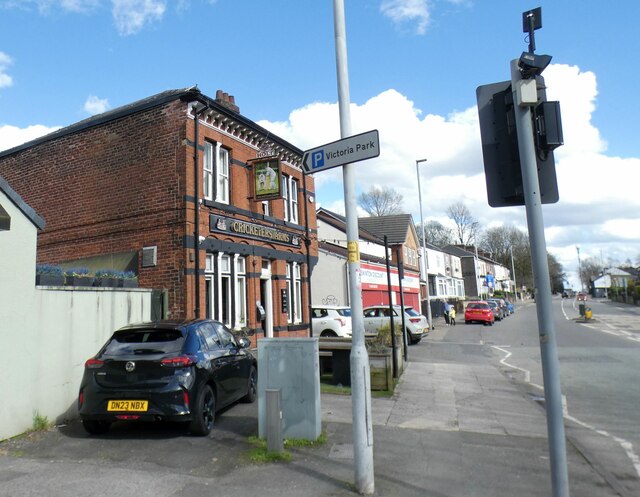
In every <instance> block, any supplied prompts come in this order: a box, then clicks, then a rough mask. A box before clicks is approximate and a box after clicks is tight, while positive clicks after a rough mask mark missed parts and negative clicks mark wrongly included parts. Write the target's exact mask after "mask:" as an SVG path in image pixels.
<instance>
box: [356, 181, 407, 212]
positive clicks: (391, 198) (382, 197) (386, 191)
mask: <svg viewBox="0 0 640 497" xmlns="http://www.w3.org/2000/svg"><path fill="white" fill-rule="evenodd" d="M358 205H359V206H360V207H362V209H364V210H365V211H366V212H367V213H368V214H369V215H370V216H389V215H391V214H402V212H403V209H402V195H400V194H399V193H398V192H397V191H395V190H394V189H393V188H390V187H388V186H383V187H382V188H378V187H375V186H372V187H371V188H370V189H369V191H368V192H363V193H361V194H360V196H359V197H358Z"/></svg>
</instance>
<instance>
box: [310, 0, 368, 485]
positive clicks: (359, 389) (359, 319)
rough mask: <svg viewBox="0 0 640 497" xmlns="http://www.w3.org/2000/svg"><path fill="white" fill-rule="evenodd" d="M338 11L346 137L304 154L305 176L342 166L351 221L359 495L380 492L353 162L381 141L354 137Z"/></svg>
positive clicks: (336, 8)
mask: <svg viewBox="0 0 640 497" xmlns="http://www.w3.org/2000/svg"><path fill="white" fill-rule="evenodd" d="M333 13H334V31H335V42H336V72H337V79H338V106H339V109H340V135H341V137H342V139H341V140H338V141H335V142H333V143H328V144H326V145H322V146H320V147H316V148H313V149H311V150H307V151H306V152H305V153H304V156H303V158H302V169H303V171H304V172H305V174H311V173H317V172H319V171H324V170H325V169H330V168H333V167H338V166H342V174H343V182H344V202H345V214H346V220H347V222H346V224H347V269H348V275H349V295H350V300H351V326H352V329H353V334H352V338H351V357H350V366H351V410H352V418H353V419H352V426H353V460H354V469H355V488H356V491H357V492H358V493H359V494H363V495H370V494H373V493H374V490H375V483H374V477H373V424H372V414H371V384H370V383H371V377H370V370H369V354H368V353H367V348H366V347H365V341H364V315H363V306H362V281H361V274H360V247H359V243H358V240H359V231H358V205H357V200H356V195H355V191H356V188H355V171H354V169H353V165H352V164H351V163H352V162H358V161H361V160H365V159H371V158H373V157H378V155H380V144H379V140H378V131H377V130H373V131H367V132H366V133H362V134H359V135H355V136H352V135H351V114H350V110H349V106H350V101H349V77H348V71H347V40H346V29H345V19H344V0H333Z"/></svg>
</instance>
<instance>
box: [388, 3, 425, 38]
mask: <svg viewBox="0 0 640 497" xmlns="http://www.w3.org/2000/svg"><path fill="white" fill-rule="evenodd" d="M380 12H382V14H383V15H384V16H386V17H388V18H389V19H391V20H392V21H393V22H394V23H395V24H405V23H414V22H415V24H416V32H417V33H418V34H424V33H425V32H426V31H427V26H428V25H429V19H430V15H429V2H428V0H383V1H382V3H381V4H380Z"/></svg>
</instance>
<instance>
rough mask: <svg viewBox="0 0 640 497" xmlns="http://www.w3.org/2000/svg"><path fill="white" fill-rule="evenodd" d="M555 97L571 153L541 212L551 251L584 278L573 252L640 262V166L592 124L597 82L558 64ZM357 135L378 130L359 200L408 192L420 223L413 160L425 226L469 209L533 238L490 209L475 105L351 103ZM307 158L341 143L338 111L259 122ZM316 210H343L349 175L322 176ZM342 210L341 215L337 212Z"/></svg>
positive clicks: (553, 74)
mask: <svg viewBox="0 0 640 497" xmlns="http://www.w3.org/2000/svg"><path fill="white" fill-rule="evenodd" d="M545 78H546V83H547V86H548V88H549V90H548V99H549V100H559V101H560V103H561V113H562V123H563V132H564V138H565V145H564V146H562V147H560V148H558V149H557V150H556V171H557V178H558V188H559V191H560V201H559V202H558V203H556V204H547V205H544V206H543V216H544V220H545V226H546V242H547V249H548V250H549V251H550V252H552V253H553V254H554V255H556V257H558V260H559V261H560V262H561V263H562V264H563V265H564V267H565V271H567V272H569V273H571V272H572V271H575V270H577V257H576V256H575V245H580V247H581V254H582V255H583V256H584V257H598V258H599V257H600V254H601V253H603V254H604V259H605V260H607V259H608V258H612V259H614V260H618V261H621V262H622V261H624V260H626V259H631V260H633V261H635V260H636V259H637V257H638V255H639V254H640V221H638V218H639V216H638V215H637V213H638V212H640V197H639V196H638V195H637V185H638V184H640V158H619V157H612V156H608V155H607V154H606V148H607V146H606V142H605V140H604V139H603V138H602V137H601V135H600V132H599V130H598V129H597V128H596V127H595V126H594V125H593V123H592V114H593V112H594V111H595V110H596V104H597V99H596V97H597V85H596V76H595V74H593V73H591V72H583V71H580V69H579V68H578V67H575V66H566V65H552V66H549V67H548V68H547V69H546V71H545ZM351 121H352V133H353V134H356V133H361V132H364V131H369V130H372V129H377V130H378V131H379V135H380V157H378V158H375V159H370V160H367V161H363V162H359V163H356V164H355V168H356V178H357V180H356V181H357V189H358V192H357V194H359V193H360V192H362V191H365V190H367V189H368V188H369V187H370V186H372V185H386V186H389V187H391V188H394V189H395V190H396V191H398V192H399V193H401V194H402V195H403V198H404V208H405V210H406V211H407V212H410V213H411V214H413V216H414V219H415V220H419V205H418V191H417V174H418V173H417V171H416V160H417V159H423V158H427V162H426V163H423V164H420V166H419V168H420V178H421V189H422V200H423V211H424V215H425V220H427V221H428V220H431V219H434V220H439V221H440V222H443V219H444V220H446V214H445V211H446V208H447V207H448V206H449V205H451V204H452V203H454V202H456V201H462V202H464V203H465V205H467V207H468V208H469V210H470V211H471V212H472V213H473V215H474V216H475V217H476V218H477V219H478V220H479V221H480V223H481V225H482V226H483V227H489V226H493V225H497V224H508V225H514V226H517V227H518V228H520V229H523V230H525V231H526V215H525V214H526V213H525V208H524V207H510V208H498V209H494V208H491V207H489V206H488V203H487V194H486V183H485V177H484V168H483V164H482V150H481V145H480V132H479V126H478V115H477V110H476V108H475V107H470V108H468V109H465V110H462V111H458V112H454V113H452V114H450V115H448V116H439V115H434V114H428V113H427V114H425V113H423V111H422V110H421V109H419V108H417V107H416V106H415V104H414V102H412V101H411V100H410V99H409V98H407V97H406V96H404V95H402V94H400V93H399V92H397V91H396V90H392V89H391V90H387V91H384V92H382V93H380V94H379V95H376V96H374V97H372V98H370V99H369V100H368V101H366V102H364V103H363V104H354V103H352V104H351ZM260 124H261V125H262V126H264V127H265V128H267V129H271V130H272V131H274V132H275V133H276V134H278V135H279V136H281V137H283V138H285V139H286V140H288V141H290V142H291V143H294V144H296V145H297V146H299V147H300V148H301V149H303V150H306V149H310V148H314V147H316V146H319V145H322V144H323V143H329V142H332V141H334V140H337V139H339V138H340V131H339V119H338V105H337V103H326V102H315V103H311V104H309V105H307V106H305V107H302V108H300V109H296V110H294V111H293V112H291V114H290V116H289V119H288V120H287V121H286V122H278V123H269V122H267V121H263V122H261V123H260ZM314 176H315V178H314V179H315V186H316V193H317V202H318V205H323V206H325V207H327V208H329V209H331V206H340V205H343V197H344V194H343V187H342V169H341V168H335V169H331V170H327V171H322V172H320V173H317V174H315V175H314ZM336 210H337V209H336Z"/></svg>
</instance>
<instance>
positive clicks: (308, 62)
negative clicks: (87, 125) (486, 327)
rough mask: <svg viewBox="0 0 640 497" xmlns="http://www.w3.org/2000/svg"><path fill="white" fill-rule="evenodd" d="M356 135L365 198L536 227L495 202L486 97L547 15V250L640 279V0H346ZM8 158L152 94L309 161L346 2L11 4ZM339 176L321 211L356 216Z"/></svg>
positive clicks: (5, 67) (332, 119) (330, 122)
mask: <svg viewBox="0 0 640 497" xmlns="http://www.w3.org/2000/svg"><path fill="white" fill-rule="evenodd" d="M345 4H346V5H345V7H346V9H345V10H346V23H347V44H348V54H349V79H350V94H351V102H352V109H351V117H352V128H353V133H360V132H364V131H369V130H371V129H377V130H378V131H379V135H380V145H381V154H380V157H378V158H377V159H372V160H368V161H363V162H360V163H358V165H357V184H358V189H359V192H360V191H363V190H368V189H369V188H370V187H371V186H390V187H392V188H394V189H396V190H397V191H398V192H400V193H402V195H403V197H404V209H405V210H406V211H407V212H410V213H412V214H413V216H414V219H415V220H416V221H418V222H419V219H420V218H419V212H420V211H419V205H418V190H417V177H416V175H417V172H416V165H415V164H416V160H418V159H424V158H426V159H427V163H426V164H421V166H420V174H421V186H422V197H423V212H424V216H425V219H426V220H437V221H440V222H442V223H443V224H449V223H450V222H449V220H448V219H447V217H446V214H445V212H446V209H447V207H448V206H449V205H451V204H452V203H454V202H457V201H462V202H463V203H464V204H465V205H466V206H467V207H468V208H469V210H470V211H471V212H472V214H473V215H474V216H475V217H476V218H477V219H478V220H479V221H480V223H481V225H482V226H483V227H492V226H498V225H509V224H510V225H515V226H517V227H519V228H521V229H523V230H526V219H525V209H524V207H516V208H491V207H489V205H488V203H487V195H486V187H485V180H484V174H483V171H484V170H483V163H482V151H481V146H480V133H479V126H478V114H477V109H476V98H475V90H476V87H477V86H479V85H484V84H488V83H494V82H498V81H504V80H507V79H509V77H510V76H509V61H510V60H512V59H516V58H518V57H519V55H520V53H521V52H522V51H525V50H527V39H526V34H525V33H523V32H522V12H524V11H526V10H529V9H532V8H535V7H538V6H541V7H542V14H543V27H542V29H540V30H538V31H537V32H536V37H535V41H536V48H537V53H539V54H543V53H544V54H549V55H552V56H553V60H552V64H551V65H550V66H549V67H548V68H547V69H546V70H545V72H544V76H545V79H546V82H547V85H548V92H547V96H548V98H549V100H558V101H560V105H561V111H562V122H563V131H564V141H565V144H564V146H562V147H560V148H559V149H557V150H556V169H557V177H558V185H559V192H560V201H559V202H558V203H557V204H552V205H545V206H544V207H543V215H544V220H545V226H546V242H547V248H548V250H549V251H550V252H552V253H553V254H554V255H556V257H557V258H558V259H559V261H560V262H561V263H562V264H563V266H564V269H565V271H566V272H567V273H568V274H569V277H570V280H571V282H572V284H573V286H574V287H577V279H576V272H577V267H578V258H577V249H576V248H577V247H579V250H580V256H581V258H582V259H586V258H588V257H593V258H595V259H597V260H598V261H602V262H604V263H605V264H608V263H610V262H612V263H625V262H626V261H627V260H630V261H631V262H632V263H633V264H640V216H639V215H638V213H639V212H640V195H638V192H639V188H638V186H639V184H640V172H639V171H640V169H639V166H640V142H639V141H638V138H637V134H638V125H637V116H638V113H639V111H640V105H639V103H638V99H637V98H636V91H635V90H636V87H637V81H638V74H639V72H640V71H639V69H638V67H637V66H635V65H634V64H635V59H636V58H637V57H636V56H635V55H634V54H636V53H638V49H639V48H640V42H639V41H638V37H637V36H635V35H633V33H634V32H635V29H636V23H637V19H638V18H640V2H635V1H630V0H629V1H616V2H602V1H596V0H563V1H562V2H557V1H556V2H552V1H542V0H540V1H538V2H536V3H533V4H532V3H529V2H525V1H522V0H490V1H489V0H486V1H482V2H481V1H480V0H345ZM0 32H2V33H3V36H2V38H0V150H4V149H8V148H11V147H12V146H15V145H18V144H20V143H23V142H25V141H28V140H30V139H33V138H35V137H37V136H40V135H42V134H46V133H48V132H50V131H52V130H55V129H57V128H59V127H61V126H67V125H69V124H72V123H74V122H77V121H79V120H81V119H84V118H86V117H87V116H89V115H94V114H97V113H101V112H104V111H105V110H109V109H113V108H116V107H119V106H121V105H126V104H128V103H130V102H132V101H135V100H138V99H140V98H144V97H147V96H150V95H153V94H155V93H158V92H161V91H164V90H167V89H172V88H184V87H189V86H192V85H194V84H198V86H199V88H200V89H201V90H202V91H203V92H204V93H205V94H207V95H209V96H215V92H216V90H217V89H222V90H224V91H226V92H228V93H229V94H232V95H234V96H235V98H236V102H237V103H238V105H239V106H240V110H241V112H242V113H243V114H244V115H245V116H247V117H248V118H250V119H252V120H254V121H257V122H259V123H260V124H262V125H263V126H265V127H267V128H269V129H271V130H273V131H274V132H275V133H277V134H278V135H280V136H281V137H282V138H285V139H286V140H288V141H290V142H291V143H293V144H295V145H296V146H298V147H299V148H301V149H303V150H304V149H309V148H313V147H316V146H319V145H322V144H324V143H328V142H331V141H334V140H337V139H339V138H340V132H339V123H338V105H337V98H338V97H337V83H336V70H335V49H334V32H333V2H332V1H331V0H324V1H320V0H313V1H311V0H309V1H302V2H291V1H286V0H270V1H269V2H265V1H264V0H245V1H239V0H175V1H169V0H0ZM341 179H342V178H341V170H340V169H334V170H330V171H324V172H321V173H317V174H316V190H317V199H318V204H319V205H322V206H324V207H326V208H329V209H332V210H336V211H338V212H343V211H344V202H343V187H342V181H341Z"/></svg>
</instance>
